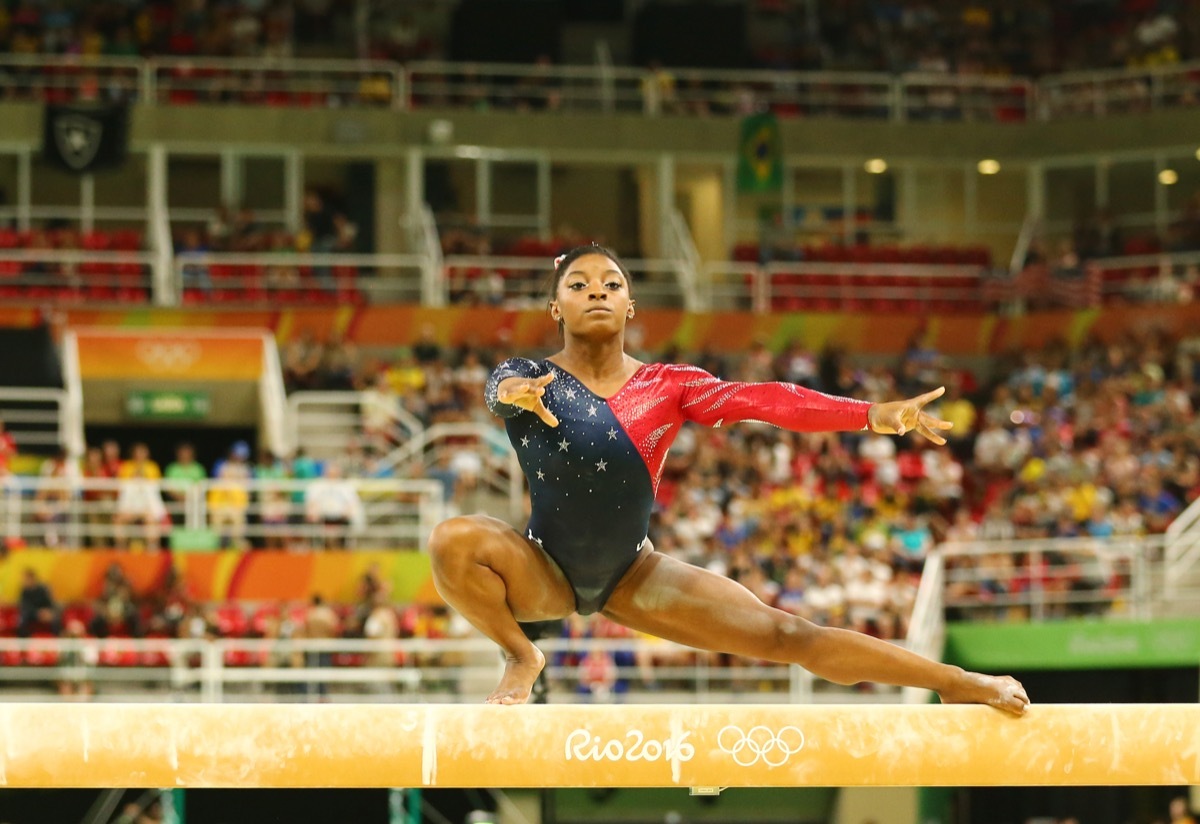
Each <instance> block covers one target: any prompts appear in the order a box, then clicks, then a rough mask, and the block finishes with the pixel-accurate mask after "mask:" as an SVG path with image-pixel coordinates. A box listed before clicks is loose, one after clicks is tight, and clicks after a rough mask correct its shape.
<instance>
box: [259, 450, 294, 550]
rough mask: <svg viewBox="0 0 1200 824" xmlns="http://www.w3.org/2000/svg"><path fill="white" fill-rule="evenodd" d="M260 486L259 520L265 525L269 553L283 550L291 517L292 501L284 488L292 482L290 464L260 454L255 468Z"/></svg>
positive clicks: (274, 457) (265, 453)
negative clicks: (271, 550)
mask: <svg viewBox="0 0 1200 824" xmlns="http://www.w3.org/2000/svg"><path fill="white" fill-rule="evenodd" d="M254 480H255V481H257V482H258V505H259V512H258V517H259V520H260V521H261V522H262V527H263V534H264V541H265V544H266V547H267V549H283V548H284V546H285V545H286V544H287V525H288V519H289V517H290V516H291V509H292V507H291V497H290V496H289V495H288V492H287V490H286V489H285V488H284V487H283V482H285V481H287V480H288V467H287V464H286V463H285V462H284V461H282V460H281V459H279V458H277V457H276V456H275V455H274V454H273V453H272V452H271V451H270V450H269V449H262V450H259V453H258V463H257V464H256V465H255V467H254Z"/></svg>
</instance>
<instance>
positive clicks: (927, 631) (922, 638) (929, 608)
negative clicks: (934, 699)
mask: <svg viewBox="0 0 1200 824" xmlns="http://www.w3.org/2000/svg"><path fill="white" fill-rule="evenodd" d="M945 587H946V566H945V561H944V560H943V557H942V553H941V552H940V551H939V552H931V553H930V554H929V556H928V557H927V558H926V559H925V567H924V569H922V570H921V583H920V585H919V586H918V587H917V597H916V600H915V601H914V602H913V610H912V615H910V616H909V619H908V637H907V638H905V645H906V646H907V647H908V648H909V649H910V650H912V651H913V652H915V653H917V654H918V655H923V656H925V657H926V658H931V659H933V660H934V661H940V660H942V655H943V652H944V649H943V648H944V646H945V642H946V611H945ZM902 692H903V695H904V703H906V704H926V703H928V702H929V699H930V697H931V693H930V691H929V690H925V689H919V688H917V687H905V688H904V690H903V691H902Z"/></svg>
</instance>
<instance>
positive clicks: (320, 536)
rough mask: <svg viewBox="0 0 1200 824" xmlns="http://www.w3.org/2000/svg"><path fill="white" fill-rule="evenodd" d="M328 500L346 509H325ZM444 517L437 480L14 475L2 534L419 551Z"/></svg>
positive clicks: (0, 515)
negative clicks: (176, 533) (185, 536)
mask: <svg viewBox="0 0 1200 824" xmlns="http://www.w3.org/2000/svg"><path fill="white" fill-rule="evenodd" d="M330 485H333V486H334V489H333V491H332V492H331V491H330V488H329V487H330ZM327 497H331V498H335V499H337V500H338V501H339V503H343V502H344V503H345V506H343V507H341V508H339V509H338V510H337V511H336V513H334V512H333V511H332V510H323V509H322V508H321V503H322V502H323V501H325V500H326V498H327ZM444 517H445V505H444V489H443V486H442V484H441V483H439V482H437V481H434V480H393V479H364V478H348V479H340V480H333V479H328V478H327V479H317V480H311V481H298V480H280V481H266V480H262V481H260V480H243V479H236V478H216V479H212V480H207V481H200V482H196V483H190V484H189V483H183V482H177V481H169V480H163V481H154V480H143V479H130V480H111V479H95V478H77V477H70V476H61V477H39V478H26V477H17V476H9V477H8V478H7V479H5V484H4V485H3V486H0V530H2V531H3V534H4V536H5V537H6V538H8V539H10V540H15V539H20V540H21V541H24V542H25V543H26V544H30V545H33V546H51V547H67V548H79V547H84V546H109V545H115V546H118V547H129V546H134V545H138V544H140V545H142V546H145V547H147V548H157V547H159V546H161V545H162V544H164V543H166V542H168V541H169V540H170V539H171V533H172V531H173V530H175V529H177V528H182V529H185V530H188V531H189V532H190V533H193V534H195V533H199V534H201V535H203V536H205V537H204V541H205V542H206V543H207V544H209V545H210V546H212V547H214V548H215V547H216V546H232V547H245V546H247V545H248V544H253V545H258V546H274V547H279V548H300V549H321V548H326V547H332V546H336V547H346V548H353V547H362V548H366V549H419V548H423V547H424V546H425V544H426V541H427V540H428V537H429V534H430V532H432V531H433V528H434V526H436V525H437V524H438V523H439V522H440V521H442V520H443V519H444ZM192 540H195V539H194V538H192Z"/></svg>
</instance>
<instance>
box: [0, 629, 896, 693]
mask: <svg viewBox="0 0 1200 824" xmlns="http://www.w3.org/2000/svg"><path fill="white" fill-rule="evenodd" d="M536 643H537V645H538V647H539V648H540V649H541V650H542V651H543V653H544V654H545V655H546V660H547V666H546V670H545V679H546V683H547V685H548V687H549V696H548V697H549V699H550V700H551V701H552V702H554V703H571V702H588V701H599V702H603V701H610V700H621V701H627V702H633V703H662V702H664V701H672V700H676V701H691V702H700V703H726V702H729V701H731V700H736V701H738V702H741V703H772V702H779V701H788V702H791V703H847V702H854V703H881V702H883V703H895V702H898V701H899V699H900V694H899V691H898V690H895V689H893V688H889V687H878V688H876V689H874V690H873V691H870V692H864V691H862V690H861V689H851V688H846V687H839V686H837V685H834V684H830V683H827V682H825V681H822V680H821V679H818V678H816V677H815V676H813V675H812V674H811V673H809V672H807V671H806V670H803V669H801V668H800V667H797V666H792V665H786V664H770V663H766V662H755V661H749V660H739V661H738V662H737V665H734V666H727V665H726V666H723V665H720V664H718V663H717V662H716V657H715V656H711V655H708V654H706V653H701V652H697V651H696V650H693V649H691V648H688V647H682V646H679V645H677V644H672V643H668V642H665V641H647V640H644V639H559V638H554V639H543V640H540V641H537V642H536ZM587 655H594V656H606V657H608V662H609V665H610V666H609V668H608V671H607V672H608V675H609V678H607V679H605V680H602V681H594V680H590V679H589V677H588V673H587V672H586V671H585V668H584V667H582V666H581V665H580V663H579V662H581V661H582V659H583V658H584V657H585V656H587ZM0 662H3V663H4V664H5V666H0V692H2V694H3V695H4V698H5V700H22V699H30V698H36V697H37V696H38V695H45V691H46V688H47V687H48V686H50V685H56V684H61V683H65V684H70V685H80V684H87V685H90V686H93V687H94V688H95V692H96V697H97V699H99V700H130V699H133V700H137V699H141V700H146V699H148V698H151V697H153V696H154V695H159V696H161V695H162V694H163V693H164V692H166V693H170V694H172V695H173V696H174V697H175V698H176V699H177V700H181V701H197V702H206V703H208V702H221V701H238V702H244V701H273V702H277V701H330V700H331V701H339V702H360V703H361V702H377V701H394V700H396V698H397V694H399V693H403V694H404V700H406V701H419V702H430V703H435V702H436V703H478V702H480V701H482V700H483V698H484V697H486V696H487V695H488V694H489V692H490V691H491V690H492V689H493V688H494V687H495V685H496V684H497V683H498V682H499V679H500V675H501V673H502V671H503V664H504V662H503V658H502V657H501V655H500V654H499V651H498V649H497V647H496V646H495V644H493V643H492V642H491V641H489V640H487V639H484V638H469V639H454V640H450V639H447V640H437V641H429V640H422V639H403V640H400V639H398V640H387V641H375V640H357V641H356V640H345V639H338V640H328V641H319V640H307V639H304V640H302V639H253V638H240V639H230V638H226V639H219V640H176V639H165V638H164V639H127V638H108V639H93V638H87V639H64V638H31V639H13V638H3V639H0Z"/></svg>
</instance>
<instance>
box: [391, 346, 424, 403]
mask: <svg viewBox="0 0 1200 824" xmlns="http://www.w3.org/2000/svg"><path fill="white" fill-rule="evenodd" d="M384 374H385V375H387V380H388V383H390V384H391V385H392V389H393V390H394V391H395V393H396V394H397V395H399V396H400V397H402V398H403V397H405V396H406V395H409V394H412V393H414V392H420V391H421V390H423V389H424V388H425V370H424V369H422V368H421V365H420V364H419V363H417V361H416V359H415V358H414V357H413V352H412V350H411V349H409V348H408V347H407V346H405V347H403V348H401V349H400V351H398V352H397V353H396V362H395V363H393V364H392V365H391V366H390V367H388V369H387V371H386V372H385V373H384Z"/></svg>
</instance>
